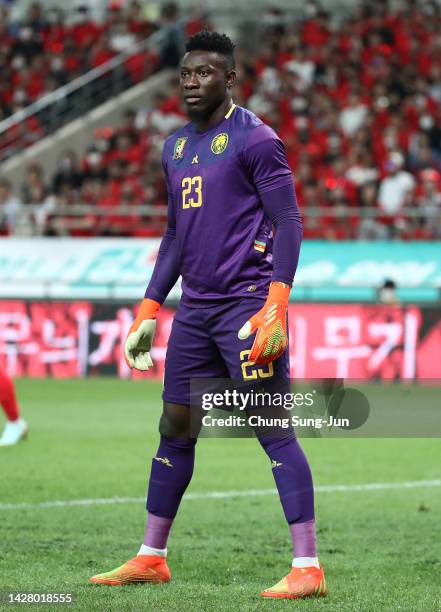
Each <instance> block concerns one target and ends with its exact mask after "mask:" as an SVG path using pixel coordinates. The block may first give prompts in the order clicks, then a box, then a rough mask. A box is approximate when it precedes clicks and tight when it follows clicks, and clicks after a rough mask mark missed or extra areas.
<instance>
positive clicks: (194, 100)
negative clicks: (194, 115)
mask: <svg viewBox="0 0 441 612" xmlns="http://www.w3.org/2000/svg"><path fill="white" fill-rule="evenodd" d="M201 100H202V98H201V96H186V98H185V103H186V104H191V105H194V104H197V103H198V102H200V101H201Z"/></svg>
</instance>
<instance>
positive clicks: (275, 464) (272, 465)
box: [271, 459, 283, 468]
mask: <svg viewBox="0 0 441 612" xmlns="http://www.w3.org/2000/svg"><path fill="white" fill-rule="evenodd" d="M281 465H283V463H279V462H278V461H276V460H275V459H273V460H272V461H271V467H272V468H275V467H280V466H281Z"/></svg>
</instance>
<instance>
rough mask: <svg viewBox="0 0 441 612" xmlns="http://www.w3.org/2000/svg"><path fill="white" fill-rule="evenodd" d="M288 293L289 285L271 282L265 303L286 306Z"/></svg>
mask: <svg viewBox="0 0 441 612" xmlns="http://www.w3.org/2000/svg"><path fill="white" fill-rule="evenodd" d="M290 293H291V285H288V284H287V283H282V282H281V281H273V282H271V283H270V286H269V292H268V298H267V302H277V303H278V304H284V305H288V300H289V294H290Z"/></svg>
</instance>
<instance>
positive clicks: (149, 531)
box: [144, 512, 173, 548]
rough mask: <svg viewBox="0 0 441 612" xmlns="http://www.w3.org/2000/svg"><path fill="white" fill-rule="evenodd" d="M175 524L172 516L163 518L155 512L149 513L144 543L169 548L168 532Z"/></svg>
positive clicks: (153, 546) (154, 546)
mask: <svg viewBox="0 0 441 612" xmlns="http://www.w3.org/2000/svg"><path fill="white" fill-rule="evenodd" d="M172 524H173V519H172V518H163V517H162V516H155V515H154V514H150V512H149V513H148V515H147V525H146V526H145V533H144V544H145V545H146V546H151V547H152V548H167V540H168V534H169V533H170V529H171V526H172Z"/></svg>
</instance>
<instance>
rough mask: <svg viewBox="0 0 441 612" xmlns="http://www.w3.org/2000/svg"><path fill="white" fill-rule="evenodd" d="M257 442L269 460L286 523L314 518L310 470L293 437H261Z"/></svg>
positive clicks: (302, 521) (301, 521)
mask: <svg viewBox="0 0 441 612" xmlns="http://www.w3.org/2000/svg"><path fill="white" fill-rule="evenodd" d="M259 442H260V444H261V445H262V447H263V448H264V450H265V452H266V453H267V455H268V457H269V458H270V460H271V467H272V469H273V476H274V480H275V481H276V485H277V490H278V492H279V497H280V502H281V504H282V507H283V511H284V513H285V517H286V520H287V521H288V523H290V524H291V523H304V522H306V521H312V520H313V519H314V489H313V484H312V476H311V470H310V469H309V464H308V461H307V459H306V457H305V454H304V453H303V450H302V448H301V446H300V444H299V443H298V441H297V440H296V438H295V437H294V435H291V436H286V437H283V438H271V437H268V436H266V437H261V438H259Z"/></svg>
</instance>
